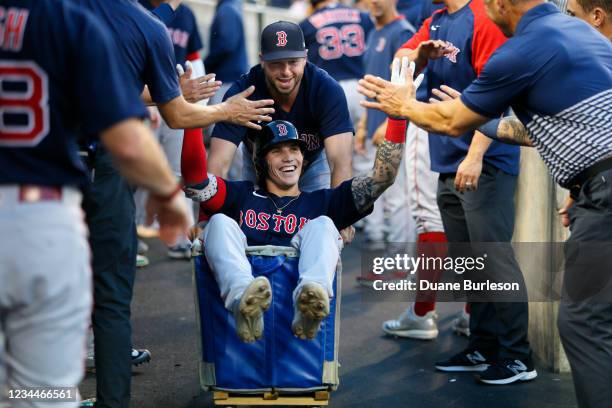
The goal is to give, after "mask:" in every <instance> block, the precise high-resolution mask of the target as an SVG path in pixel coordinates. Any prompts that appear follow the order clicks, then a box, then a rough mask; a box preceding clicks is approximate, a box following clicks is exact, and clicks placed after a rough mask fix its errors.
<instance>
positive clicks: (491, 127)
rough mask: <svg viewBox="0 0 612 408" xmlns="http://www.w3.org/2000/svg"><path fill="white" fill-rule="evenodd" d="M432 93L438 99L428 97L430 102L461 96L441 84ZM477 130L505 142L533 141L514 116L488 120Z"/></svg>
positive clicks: (526, 143) (524, 142)
mask: <svg viewBox="0 0 612 408" xmlns="http://www.w3.org/2000/svg"><path fill="white" fill-rule="evenodd" d="M432 93H433V94H434V95H435V96H436V97H437V98H438V99H436V98H429V102H431V103H436V102H440V101H449V100H451V99H458V98H459V97H460V96H461V92H459V91H457V90H456V89H453V88H451V87H450V86H447V85H442V86H441V87H440V89H432ZM478 130H479V131H480V132H481V133H483V134H484V135H485V136H486V137H488V138H491V139H495V140H499V141H500V142H504V143H506V144H513V145H519V146H528V147H532V146H533V142H532V141H531V139H529V133H528V132H527V128H525V125H523V123H522V122H521V121H520V120H519V119H518V118H517V117H516V116H506V117H503V118H501V119H493V120H490V121H488V122H487V123H485V124H484V125H482V126H480V127H479V128H478Z"/></svg>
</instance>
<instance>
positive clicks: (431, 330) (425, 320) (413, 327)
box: [382, 305, 438, 340]
mask: <svg viewBox="0 0 612 408" xmlns="http://www.w3.org/2000/svg"><path fill="white" fill-rule="evenodd" d="M436 318H437V315H436V312H434V311H430V312H427V313H426V314H425V316H417V315H416V314H415V313H414V305H410V307H409V308H408V309H406V311H405V312H404V313H402V314H401V316H400V317H399V318H397V319H396V320H387V321H386V322H384V323H383V325H382V330H383V331H384V332H385V333H386V334H388V335H391V336H397V337H405V338H408V339H417V340H433V339H435V338H436V337H438V326H437V325H436V320H435V319H436Z"/></svg>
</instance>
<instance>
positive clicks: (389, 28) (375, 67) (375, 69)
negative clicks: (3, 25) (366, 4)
mask: <svg viewBox="0 0 612 408" xmlns="http://www.w3.org/2000/svg"><path fill="white" fill-rule="evenodd" d="M413 34H414V27H412V26H411V25H410V23H408V22H407V21H406V20H405V19H404V18H397V19H396V20H393V21H392V22H390V23H389V24H387V25H385V26H384V27H381V28H380V29H375V30H373V31H372V32H371V33H370V35H369V36H368V46H367V49H366V53H365V55H364V56H363V63H364V68H365V73H366V74H371V75H376V76H379V77H381V78H384V79H386V80H390V79H391V70H390V69H389V67H390V66H391V63H392V62H393V56H394V55H395V53H396V52H397V50H398V49H399V48H400V47H401V46H402V44H404V43H405V42H406V41H408V40H409V39H410V37H412V35H413ZM367 112H368V114H367V128H368V138H371V137H372V136H374V132H375V131H376V129H378V127H379V126H380V125H381V124H382V123H383V122H384V121H385V120H386V119H387V114H386V113H384V112H383V111H381V110H378V109H368V111H367Z"/></svg>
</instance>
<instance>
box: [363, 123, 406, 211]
mask: <svg viewBox="0 0 612 408" xmlns="http://www.w3.org/2000/svg"><path fill="white" fill-rule="evenodd" d="M405 141H406V121H405V120H398V119H391V118H390V119H389V124H388V125H387V132H386V134H385V140H384V142H382V143H381V144H380V145H379V146H378V149H376V159H375V160H374V168H373V169H372V171H371V172H370V173H369V174H368V175H366V176H361V177H355V178H354V179H353V183H352V186H351V187H352V190H353V200H354V201H355V206H356V207H357V209H358V210H359V212H361V213H365V212H366V211H367V210H368V209H369V208H370V207H371V206H372V205H373V204H374V201H376V199H377V198H378V197H380V196H381V194H382V193H383V192H384V191H385V190H386V189H387V188H389V187H390V186H391V184H393V182H394V181H395V176H396V175H397V172H398V170H399V166H400V163H401V161H402V155H403V152H404V143H405Z"/></svg>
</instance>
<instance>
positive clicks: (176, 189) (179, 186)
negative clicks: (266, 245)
mask: <svg viewBox="0 0 612 408" xmlns="http://www.w3.org/2000/svg"><path fill="white" fill-rule="evenodd" d="M181 191H183V185H182V184H181V183H176V186H175V187H174V189H172V192H171V193H169V194H166V195H158V194H153V198H154V199H156V200H157V201H159V202H161V203H168V202H170V201H172V199H173V198H174V197H175V196H176V195H177V194H178V193H180V192H181Z"/></svg>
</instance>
